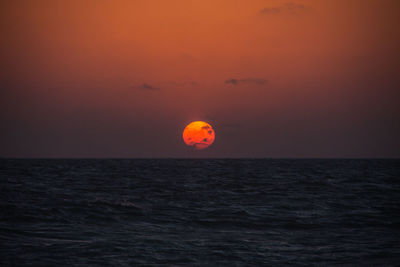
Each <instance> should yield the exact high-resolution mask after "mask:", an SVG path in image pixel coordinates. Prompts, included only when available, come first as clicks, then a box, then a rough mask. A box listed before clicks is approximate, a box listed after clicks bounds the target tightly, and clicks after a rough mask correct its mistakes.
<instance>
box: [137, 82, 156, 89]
mask: <svg viewBox="0 0 400 267" xmlns="http://www.w3.org/2000/svg"><path fill="white" fill-rule="evenodd" d="M138 88H139V89H143V90H148V91H157V90H160V88H158V87H154V86H151V85H149V84H147V83H143V84H142V85H140V86H138Z"/></svg>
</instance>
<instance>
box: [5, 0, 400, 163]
mask: <svg viewBox="0 0 400 267" xmlns="http://www.w3.org/2000/svg"><path fill="white" fill-rule="evenodd" d="M0 13H1V16H0V21H1V24H0V25H1V26H0V27H1V36H2V38H1V39H2V41H1V45H0V54H1V62H2V64H1V73H0V90H1V95H0V97H1V98H0V123H1V124H0V125H1V128H0V129H1V132H0V147H1V149H0V156H3V157H293V158H294V157H399V156H400V91H399V89H400V87H399V86H400V75H399V70H400V52H399V48H400V34H399V27H400V1H397V0H392V1H390V0H323V1H321V0H303V1H291V2H288V1H278V0H271V1H268V0H251V1H249V0H201V1H200V0H179V1H178V0H168V1H167V0H141V1H139V0H137V1H117V0H113V1H111V0H110V1H100V0H99V1H85V0H76V1H61V0H60V1H57V0H43V1H41V0H35V1H1V2H0ZM194 120H205V121H207V122H209V123H210V124H211V125H212V126H213V128H214V129H215V132H216V139H215V142H214V144H213V145H212V146H211V147H210V148H208V149H206V150H204V151H192V150H190V149H189V148H188V147H186V146H185V144H184V142H183V140H182V131H183V129H184V127H185V126H186V124H188V123H189V122H191V121H194Z"/></svg>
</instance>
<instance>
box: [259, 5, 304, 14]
mask: <svg viewBox="0 0 400 267" xmlns="http://www.w3.org/2000/svg"><path fill="white" fill-rule="evenodd" d="M305 9H306V7H305V6H304V5H303V4H297V3H292V2H288V3H285V4H283V5H280V6H275V7H266V8H263V9H262V10H260V13H261V14H263V15H274V14H280V13H286V14H291V15H299V13H300V12H302V11H304V10H305Z"/></svg>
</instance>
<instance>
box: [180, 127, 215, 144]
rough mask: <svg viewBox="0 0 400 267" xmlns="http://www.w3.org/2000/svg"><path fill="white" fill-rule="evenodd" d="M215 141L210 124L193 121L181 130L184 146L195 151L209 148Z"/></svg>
mask: <svg viewBox="0 0 400 267" xmlns="http://www.w3.org/2000/svg"><path fill="white" fill-rule="evenodd" d="M214 139H215V132H214V130H213V128H212V127H211V125H210V124H208V123H207V122H204V121H194V122H191V123H189V124H188V125H187V126H186V128H185V130H183V141H185V143H186V145H188V146H192V147H194V148H195V149H198V150H199V149H204V148H207V147H209V146H210V145H211V144H212V143H213V142H214Z"/></svg>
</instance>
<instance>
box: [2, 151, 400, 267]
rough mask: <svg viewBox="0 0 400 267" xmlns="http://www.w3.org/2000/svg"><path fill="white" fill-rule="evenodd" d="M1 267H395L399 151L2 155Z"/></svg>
mask: <svg viewBox="0 0 400 267" xmlns="http://www.w3.org/2000/svg"><path fill="white" fill-rule="evenodd" d="M0 190H1V196H0V265H1V266H8V265H13V266H24V265H35V266H36V265H37V266H79V265H95V266H96V265H109V266H137V265H139V266H140V265H155V266H157V265H167V266H193V265H197V266H199V265H200V266H243V265H247V266H260V265H267V266H281V265H291V266H292V265H299V266H302V265H303V266H310V265H319V266H321V265H322V266H326V265H349V266H353V265H355V266H366V265H369V266H396V265H398V264H399V263H400V160H289V159H288V160H272V159H271V160H270V159H265V160H263V159H210V160H204V159H196V160H190V159H188V160H184V159H182V160H177V159H160V160H154V159H149V160H81V159H80V160H11V159H3V160H0Z"/></svg>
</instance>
